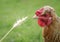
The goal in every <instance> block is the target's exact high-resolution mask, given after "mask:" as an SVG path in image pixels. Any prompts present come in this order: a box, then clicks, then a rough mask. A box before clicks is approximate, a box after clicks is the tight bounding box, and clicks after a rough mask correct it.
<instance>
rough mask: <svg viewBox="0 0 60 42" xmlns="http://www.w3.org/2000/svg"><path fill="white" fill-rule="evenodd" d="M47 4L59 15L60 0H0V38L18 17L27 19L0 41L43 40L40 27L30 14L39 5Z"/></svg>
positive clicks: (38, 41) (32, 41) (26, 41)
mask: <svg viewBox="0 0 60 42" xmlns="http://www.w3.org/2000/svg"><path fill="white" fill-rule="evenodd" d="M45 5H49V6H52V7H54V8H55V10H56V13H57V15H59V16H60V0H0V39H1V38H2V37H3V36H4V35H5V34H6V33H7V32H8V31H9V30H10V29H11V27H12V25H13V23H15V21H16V20H18V19H19V18H22V17H25V16H28V19H27V20H26V21H25V22H24V23H23V24H22V25H21V26H18V27H16V28H15V29H14V30H13V31H12V32H10V34H9V35H8V36H7V37H6V38H5V39H4V40H3V41H2V42H43V37H42V28H41V27H40V26H38V24H37V20H34V19H33V18H32V16H33V15H34V14H35V11H36V10H37V9H39V8H40V7H43V6H45Z"/></svg>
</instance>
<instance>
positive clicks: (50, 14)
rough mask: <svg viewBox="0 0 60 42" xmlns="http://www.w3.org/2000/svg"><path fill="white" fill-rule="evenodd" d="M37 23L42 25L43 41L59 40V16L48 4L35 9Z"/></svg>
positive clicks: (59, 41) (58, 41)
mask: <svg viewBox="0 0 60 42" xmlns="http://www.w3.org/2000/svg"><path fill="white" fill-rule="evenodd" d="M35 14H36V16H37V17H38V18H37V19H38V24H39V25H40V26H41V27H43V37H44V42H60V18H59V17H58V16H57V15H56V14H55V10H54V9H53V8H52V7H50V6H44V7H42V8H41V9H39V10H37V11H36V13H35Z"/></svg>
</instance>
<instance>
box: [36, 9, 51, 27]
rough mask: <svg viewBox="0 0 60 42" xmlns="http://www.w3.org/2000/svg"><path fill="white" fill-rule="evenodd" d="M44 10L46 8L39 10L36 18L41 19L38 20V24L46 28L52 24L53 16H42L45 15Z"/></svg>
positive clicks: (47, 14)
mask: <svg viewBox="0 0 60 42" xmlns="http://www.w3.org/2000/svg"><path fill="white" fill-rule="evenodd" d="M43 10H44V8H42V9H39V10H37V11H36V13H35V14H36V16H38V17H40V18H38V24H39V25H40V26H41V27H45V26H48V25H50V24H51V22H52V20H51V19H50V18H51V15H50V14H49V13H46V14H44V15H41V14H42V13H43Z"/></svg>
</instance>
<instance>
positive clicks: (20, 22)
mask: <svg viewBox="0 0 60 42" xmlns="http://www.w3.org/2000/svg"><path fill="white" fill-rule="evenodd" d="M27 18H28V17H24V18H22V19H19V20H17V22H16V23H14V24H13V26H12V28H11V29H10V30H9V31H8V32H7V33H6V34H5V35H4V36H3V37H2V38H1V39H0V42H2V41H3V40H4V39H5V38H6V37H7V36H8V34H9V33H10V32H11V31H12V30H13V29H14V28H16V27H17V26H19V25H21V24H22V23H23V22H24V21H25V20H26V19H27Z"/></svg>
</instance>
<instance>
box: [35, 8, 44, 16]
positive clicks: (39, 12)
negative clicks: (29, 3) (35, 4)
mask: <svg viewBox="0 0 60 42" xmlns="http://www.w3.org/2000/svg"><path fill="white" fill-rule="evenodd" d="M43 10H44V8H41V9H39V10H37V11H36V12H35V14H36V15H37V16H39V15H40V14H41V13H42V12H43Z"/></svg>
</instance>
